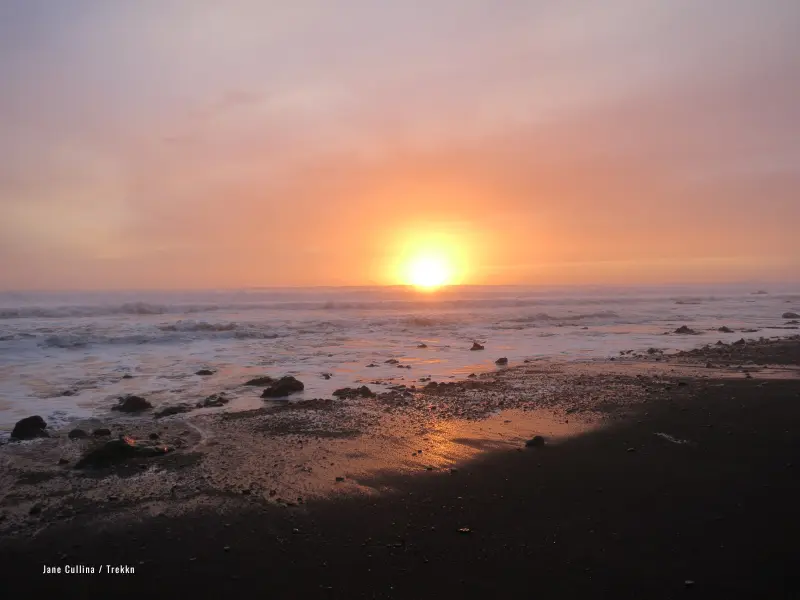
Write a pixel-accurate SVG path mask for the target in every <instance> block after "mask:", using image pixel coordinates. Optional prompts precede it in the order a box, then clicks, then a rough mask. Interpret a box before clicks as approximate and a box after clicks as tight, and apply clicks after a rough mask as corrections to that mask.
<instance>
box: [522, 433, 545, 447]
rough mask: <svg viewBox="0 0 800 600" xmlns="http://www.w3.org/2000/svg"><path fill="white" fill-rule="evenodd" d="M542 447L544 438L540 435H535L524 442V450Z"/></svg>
mask: <svg viewBox="0 0 800 600" xmlns="http://www.w3.org/2000/svg"><path fill="white" fill-rule="evenodd" d="M542 446H544V438H543V437H542V436H541V435H535V436H533V437H532V438H531V439H529V440H528V441H527V442H525V447H526V448H541V447H542Z"/></svg>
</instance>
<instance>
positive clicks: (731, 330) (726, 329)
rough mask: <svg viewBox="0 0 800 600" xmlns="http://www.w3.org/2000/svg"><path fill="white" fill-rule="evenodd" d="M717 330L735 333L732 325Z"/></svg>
mask: <svg viewBox="0 0 800 600" xmlns="http://www.w3.org/2000/svg"><path fill="white" fill-rule="evenodd" d="M717 331H719V332H721V333H733V329H731V328H730V327H726V326H725V325H723V326H722V327H720V328H719V329H717Z"/></svg>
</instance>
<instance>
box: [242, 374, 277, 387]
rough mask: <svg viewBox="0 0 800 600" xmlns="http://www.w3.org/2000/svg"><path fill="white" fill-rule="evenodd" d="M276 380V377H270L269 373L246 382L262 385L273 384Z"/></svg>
mask: <svg viewBox="0 0 800 600" xmlns="http://www.w3.org/2000/svg"><path fill="white" fill-rule="evenodd" d="M274 382H275V379H274V378H272V377H270V376H268V375H265V376H264V377H256V378H255V379H251V380H250V381H248V382H247V383H245V385H258V386H262V385H271V384H273V383H274Z"/></svg>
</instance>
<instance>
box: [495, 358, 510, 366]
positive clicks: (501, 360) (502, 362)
mask: <svg viewBox="0 0 800 600" xmlns="http://www.w3.org/2000/svg"><path fill="white" fill-rule="evenodd" d="M494 364H496V365H507V364H508V359H507V358H506V357H505V356H503V357H502V358H498V359H497V360H496V361H494Z"/></svg>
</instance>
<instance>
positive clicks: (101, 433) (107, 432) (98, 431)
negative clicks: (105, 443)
mask: <svg viewBox="0 0 800 600" xmlns="http://www.w3.org/2000/svg"><path fill="white" fill-rule="evenodd" d="M92 435H93V436H94V437H102V436H104V435H111V430H110V429H106V428H105V427H101V428H99V429H95V430H94V431H93V432H92Z"/></svg>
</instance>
